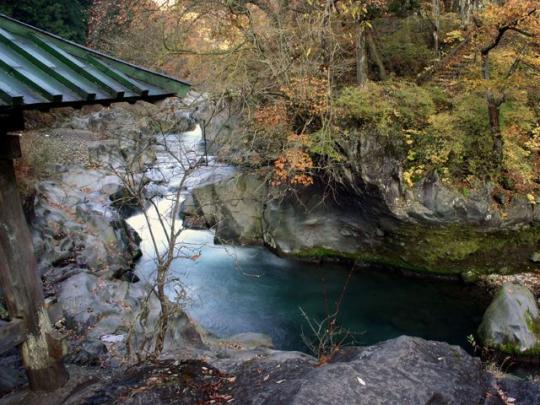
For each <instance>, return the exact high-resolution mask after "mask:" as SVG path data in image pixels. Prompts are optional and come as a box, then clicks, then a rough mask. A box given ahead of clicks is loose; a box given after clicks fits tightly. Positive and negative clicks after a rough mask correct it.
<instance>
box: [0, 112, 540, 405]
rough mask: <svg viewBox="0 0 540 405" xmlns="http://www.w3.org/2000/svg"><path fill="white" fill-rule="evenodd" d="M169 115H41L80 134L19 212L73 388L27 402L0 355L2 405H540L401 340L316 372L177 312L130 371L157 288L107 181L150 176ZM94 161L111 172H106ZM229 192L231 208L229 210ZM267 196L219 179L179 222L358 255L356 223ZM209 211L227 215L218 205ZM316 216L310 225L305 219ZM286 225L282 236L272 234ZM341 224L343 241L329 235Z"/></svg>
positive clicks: (241, 180)
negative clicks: (143, 269) (124, 164)
mask: <svg viewBox="0 0 540 405" xmlns="http://www.w3.org/2000/svg"><path fill="white" fill-rule="evenodd" d="M169 103H170V104H167V105H168V106H169V107H167V108H166V109H165V110H166V111H168V112H167V114H164V113H163V110H162V109H157V108H156V107H154V106H150V105H146V104H142V103H138V104H136V105H135V106H130V105H116V106H112V107H111V108H108V109H103V110H98V111H82V112H80V113H77V114H76V115H75V116H74V117H73V116H71V115H65V114H61V115H60V116H54V115H53V117H50V116H46V117H45V118H46V119H47V120H49V121H50V123H49V125H50V127H48V128H47V129H41V130H39V131H45V132H46V133H48V134H50V136H52V137H58V136H61V137H62V139H63V140H66V139H69V141H67V143H70V142H74V143H76V144H77V145H80V142H78V141H77V140H75V139H76V138H77V136H79V135H80V134H81V132H80V131H87V132H85V133H86V134H87V135H88V136H87V137H86V138H85V139H86V141H85V144H84V147H80V149H79V150H80V151H81V156H82V158H81V159H80V160H79V159H78V160H77V161H76V162H75V163H76V164H70V162H69V160H65V162H64V164H61V165H55V166H54V167H53V168H52V169H51V173H52V175H51V178H50V179H48V180H46V181H41V182H40V183H39V185H38V186H37V188H36V193H35V194H32V195H31V198H30V199H29V204H27V207H29V209H28V210H27V211H28V216H29V222H30V224H31V227H32V231H33V236H34V243H35V247H36V254H37V256H38V258H39V264H40V271H41V274H42V278H43V280H44V283H45V288H46V296H47V305H48V310H49V313H50V317H51V319H52V320H53V322H54V323H55V327H56V328H57V329H58V330H59V331H61V332H62V333H63V334H64V336H65V340H66V343H67V346H68V348H67V357H66V362H67V363H68V367H69V370H70V374H71V376H72V378H71V381H70V382H69V384H68V386H66V387H65V388H64V389H62V390H59V391H57V392H55V393H53V394H50V395H42V394H39V395H36V394H33V393H29V392H27V391H26V389H25V379H24V376H23V375H22V373H21V365H20V359H19V358H18V355H17V354H16V352H15V351H13V352H11V353H8V354H7V355H6V356H3V357H2V363H3V364H6V365H9V367H3V368H2V369H0V377H1V378H0V381H1V383H0V393H1V394H7V393H9V392H11V393H10V394H9V395H6V396H5V397H4V398H3V399H1V400H0V402H2V403H10V404H11V403H13V404H14V403H22V402H28V403H35V404H40V403H41V404H55V403H73V404H75V403H77V404H79V403H88V404H90V403H92V404H96V403H116V402H120V401H122V402H127V403H148V402H153V403H156V404H167V403H183V402H182V401H184V403H194V402H195V403H231V402H233V401H234V402H236V403H253V404H258V403H276V404H277V403H298V404H305V403H482V404H499V403H511V402H512V401H510V399H511V398H514V399H516V400H517V401H518V403H535V402H538V401H540V389H539V388H538V386H537V385H534V384H532V383H528V382H525V381H522V380H517V379H513V378H509V377H507V376H499V377H496V376H494V375H492V374H490V373H488V372H486V371H485V370H484V368H483V366H482V364H481V362H480V361H479V360H478V359H476V358H473V357H471V356H470V355H469V354H467V353H465V352H464V351H463V350H462V349H461V348H459V347H456V346H450V345H448V344H446V343H437V342H429V341H426V340H423V339H418V338H409V337H401V338H398V339H394V340H390V341H387V342H383V343H381V344H378V345H375V346H372V347H364V348H359V347H356V348H347V349H344V350H342V351H340V352H339V354H338V355H337V356H336V357H335V358H334V359H332V361H330V362H329V363H328V364H322V363H321V362H319V361H318V360H317V359H315V358H313V357H311V356H308V355H306V354H302V353H297V352H282V351H276V350H272V349H271V345H272V344H271V341H269V339H267V338H265V337H264V336H261V335H258V334H243V335H239V336H235V337H232V338H230V339H227V340H220V339H216V338H215V337H212V336H210V335H208V334H207V333H205V332H204V331H202V330H201V329H200V328H199V327H198V326H197V325H196V324H195V323H193V322H192V321H191V320H190V319H189V317H188V316H187V315H186V314H185V313H184V312H183V311H182V309H181V308H180V307H179V306H176V305H174V304H172V303H171V306H172V308H174V311H173V314H172V317H171V320H170V328H169V331H168V334H167V336H166V340H165V346H164V352H163V353H162V355H161V356H160V358H159V359H155V360H154V361H149V360H146V361H145V362H143V363H140V364H137V365H133V364H134V363H137V362H138V360H141V359H144V358H145V357H146V356H145V354H148V353H150V352H151V350H152V347H153V345H154V339H155V329H156V324H157V319H158V316H159V311H160V305H159V301H158V300H157V298H156V295H155V294H153V293H152V286H151V285H149V284H148V283H146V282H145V281H142V280H139V277H138V276H137V274H135V273H134V272H133V265H134V263H135V261H136V260H137V258H138V257H139V256H140V250H139V243H140V238H139V237H138V235H137V234H136V232H134V231H133V229H131V228H130V226H129V225H128V224H127V222H126V221H125V218H124V216H123V215H122V209H121V208H122V207H123V206H124V204H118V202H119V201H123V200H122V198H119V196H120V197H121V196H122V195H124V193H123V187H124V185H123V184H122V182H120V181H119V179H118V177H117V176H116V175H115V173H114V170H113V169H114V168H115V162H116V161H117V158H118V157H119V156H121V157H124V158H125V156H126V154H137V156H140V159H139V160H138V161H139V162H140V164H139V165H138V168H139V169H140V170H144V169H145V167H146V166H147V165H148V164H151V162H152V160H153V158H154V155H153V153H152V151H151V150H145V151H144V154H140V152H141V151H140V150H138V149H137V140H138V139H140V137H141V136H150V135H151V134H152V133H154V130H155V129H154V127H153V123H156V122H158V123H160V122H162V126H165V124H167V125H170V128H173V129H174V130H176V131H185V130H187V129H189V128H190V127H191V125H192V121H191V120H190V118H189V116H188V114H186V113H184V112H183V111H182V110H181V108H182V106H181V105H180V104H174V103H172V102H169ZM149 117H151V118H149ZM43 119H44V118H43V117H41V118H39V119H36V120H37V121H43ZM51 126H54V127H55V128H54V131H53V128H52V127H51ZM55 134H56V135H55ZM59 134H60V135H59ZM85 147H86V148H87V150H88V152H87V153H88V154H87V155H85V153H84V150H85ZM68 155H69V153H68ZM131 161H133V159H131ZM103 162H105V163H107V165H105V166H108V167H109V169H111V170H107V169H105V168H104V165H103V164H102V163H103ZM205 193H206V194H205ZM231 193H232V195H233V197H234V198H230V197H231ZM266 193H267V190H266V186H265V183H264V182H262V181H261V180H260V179H258V178H255V177H252V176H240V177H234V176H233V173H232V172H231V175H230V176H228V178H227V179H226V180H223V181H219V182H210V184H206V185H205V186H204V187H202V188H199V189H198V190H195V192H194V194H193V201H187V202H186V204H185V211H186V213H187V214H189V215H192V217H193V216H196V215H201V214H202V216H203V217H204V222H205V223H207V225H215V226H216V228H217V237H218V238H220V239H221V240H223V241H232V242H240V243H266V244H268V245H270V246H272V247H273V248H274V249H276V250H278V251H280V252H282V253H283V252H285V253H286V252H288V251H290V252H293V253H295V251H294V246H297V245H299V244H300V243H302V246H312V247H311V248H310V249H313V248H316V249H323V247H321V246H319V241H322V240H323V239H324V240H328V241H330V243H332V244H336V246H337V244H338V243H339V242H344V244H343V246H342V247H340V249H342V250H340V251H350V250H353V249H356V246H357V245H356V244H355V243H356V242H354V236H355V235H356V234H355V233H354V229H356V231H358V229H360V228H359V227H360V223H356V225H358V226H356V225H354V224H355V222H354V221H355V219H354V218H355V217H354V216H352V217H351V218H349V219H348V221H347V223H346V217H345V208H344V207H340V208H339V210H338V211H335V212H334V214H333V216H330V217H328V216H327V215H328V212H327V211H317V209H318V208H317V207H319V205H317V204H314V201H315V199H316V198H318V195H317V194H314V195H313V200H311V201H312V203H313V209H312V210H311V211H308V213H309V214H305V212H304V213H302V212H301V211H299V210H295V209H294V208H291V207H294V206H293V205H291V204H292V203H291V200H290V199H285V198H281V200H280V201H282V202H284V206H283V207H284V208H283V211H281V210H280V209H278V206H277V205H276V204H277V202H278V200H277V199H274V200H273V203H272V204H268V202H267V201H265V200H264V199H262V198H260V196H261V195H266ZM205 199H206V200H205ZM204 201H209V203H208V204H207V203H205V202H204ZM215 201H223V202H224V204H221V203H220V204H219V205H216V204H215ZM322 206H324V205H322ZM354 212H356V211H354ZM313 213H315V214H317V215H318V216H316V217H313V216H312V215H314V214H313ZM295 215H298V217H295ZM230 218H234V219H235V220H234V221H230V220H229V219H230ZM313 218H316V219H313ZM317 218H318V219H317ZM362 218H363V217H362ZM285 219H286V220H285ZM283 223H285V224H287V226H286V228H281V227H282V226H283V225H282V224H283ZM367 223H368V222H366V224H367ZM268 224H271V225H272V226H273V228H269V227H268ZM338 224H339V225H340V226H341V228H342V229H340V230H338V229H337V228H336V226H337V225H338ZM347 224H348V225H347ZM351 224H352V225H351ZM362 224H363V223H362ZM269 229H271V230H270V231H268V230H269ZM278 229H286V230H289V229H290V230H291V231H290V232H293V233H292V234H289V231H287V232H288V233H287V234H283V235H284V236H280V233H279V232H278ZM351 229H353V230H351ZM366 229H368V228H366ZM369 229H371V231H370V232H372V233H370V235H374V237H375V236H377V235H378V232H377V230H376V229H375V228H369ZM308 230H309V231H308ZM313 230H315V232H314V231H313ZM321 230H324V231H325V232H326V234H325V235H322V234H321ZM300 232H304V234H303V235H302V236H301V235H300ZM351 232H352V233H351ZM287 235H288V236H287ZM323 236H324V238H323ZM324 249H326V250H323V253H324V255H325V256H326V255H327V253H330V252H331V251H330V248H328V247H324ZM303 250H304V251H305V249H304V248H303ZM319 253H320V252H319ZM330 255H331V254H330ZM310 256H311V255H310ZM315 256H317V255H315ZM319 256H320V255H319ZM509 398H510V399H509Z"/></svg>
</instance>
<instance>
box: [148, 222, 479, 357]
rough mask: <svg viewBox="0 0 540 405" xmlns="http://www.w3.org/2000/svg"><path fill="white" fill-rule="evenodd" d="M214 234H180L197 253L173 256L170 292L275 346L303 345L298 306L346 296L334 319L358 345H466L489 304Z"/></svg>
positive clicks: (454, 289)
mask: <svg viewBox="0 0 540 405" xmlns="http://www.w3.org/2000/svg"><path fill="white" fill-rule="evenodd" d="M212 239H213V235H212V234H211V233H210V232H203V231H186V232H185V235H184V241H185V242H187V243H189V244H190V245H189V246H191V247H190V248H188V249H187V250H185V251H184V253H185V254H187V255H188V256H191V255H192V254H193V255H199V254H200V257H198V258H196V259H195V260H193V259H178V260H176V262H175V263H174V265H173V268H172V269H171V279H172V280H171V287H170V290H169V292H170V296H171V297H174V296H175V291H179V289H178V288H176V289H175V281H174V279H175V278H177V279H178V281H180V282H181V283H182V284H183V286H184V288H185V295H186V296H185V297H184V299H183V302H184V303H185V305H186V308H187V310H188V312H189V314H190V315H191V316H192V317H193V318H194V319H195V320H196V321H197V322H199V323H200V324H201V325H202V326H204V327H205V328H206V329H207V330H209V331H210V332H212V333H214V334H216V335H218V336H220V337H229V336H231V335H234V334H237V333H243V332H260V333H265V334H267V335H269V336H271V337H272V340H273V342H274V345H275V347H276V348H278V349H286V350H303V351H306V346H305V345H304V343H303V341H302V338H301V336H302V333H303V330H304V332H305V331H306V330H307V322H306V320H305V319H304V318H303V316H302V314H301V312H300V308H302V309H303V310H304V311H305V312H306V314H308V315H309V317H311V318H312V319H314V320H322V319H323V318H325V317H326V316H327V314H329V313H333V312H334V310H335V309H334V308H335V307H334V304H335V302H336V301H337V300H338V299H339V297H340V296H341V295H342V294H343V302H342V304H341V309H340V314H339V322H340V324H341V325H342V326H343V327H345V328H347V329H348V330H349V331H351V332H352V333H353V335H354V343H356V344H361V345H369V344H373V343H376V342H380V341H383V340H386V339H389V338H393V337H397V336H400V335H412V336H419V337H423V338H427V339H431V340H440V341H446V342H449V343H452V344H458V345H461V346H463V347H464V348H466V349H467V350H470V347H468V344H467V341H466V338H467V336H468V335H469V334H471V333H474V331H475V329H476V328H477V326H478V325H479V324H480V321H481V317H482V314H483V312H484V310H485V308H486V306H487V304H488V302H486V300H485V298H482V296H483V294H482V292H481V291H480V290H478V289H473V288H471V287H467V286H464V285H462V284H458V283H449V282H442V281H428V280H421V279H415V278H406V277H402V276H400V275H399V274H396V273H395V272H389V271H385V270H384V269H378V270H376V271H375V270H361V271H360V270H358V271H355V272H353V273H352V275H351V276H350V280H349V282H348V283H347V279H348V277H349V274H350V273H351V271H350V270H349V269H348V268H347V267H343V266H339V265H336V264H321V265H317V264H306V263H300V262H297V261H294V260H288V259H283V258H280V257H277V256H276V255H274V254H273V253H271V252H269V251H268V250H266V249H264V248H261V247H255V248H238V247H235V248H233V247H227V246H215V245H213V243H212ZM152 268H153V262H152V261H148V262H144V261H143V262H142V263H141V264H139V272H146V273H147V274H148V272H150V271H151V269H152ZM346 284H347V288H346V289H345V290H344V286H345V285H346ZM327 308H328V309H327Z"/></svg>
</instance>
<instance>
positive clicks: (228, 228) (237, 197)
mask: <svg viewBox="0 0 540 405" xmlns="http://www.w3.org/2000/svg"><path fill="white" fill-rule="evenodd" d="M266 192H267V191H266V184H265V183H264V182H263V181H261V180H260V179H258V178H257V177H254V176H237V177H234V178H232V179H228V180H225V181H223V182H219V183H213V184H210V185H208V186H206V187H202V188H196V189H195V190H193V200H194V205H195V207H197V209H198V210H200V212H201V213H202V215H203V216H204V218H205V220H206V223H207V225H208V226H209V227H211V228H215V229H216V239H217V241H218V242H221V243H231V242H235V243H240V244H254V243H260V242H261V235H262V232H263V225H262V216H263V204H264V198H265V196H266Z"/></svg>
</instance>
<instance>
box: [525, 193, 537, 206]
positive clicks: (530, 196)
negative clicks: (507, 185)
mask: <svg viewBox="0 0 540 405" xmlns="http://www.w3.org/2000/svg"><path fill="white" fill-rule="evenodd" d="M527 200H528V201H529V203H530V204H531V205H536V196H535V195H534V194H530V193H529V194H527Z"/></svg>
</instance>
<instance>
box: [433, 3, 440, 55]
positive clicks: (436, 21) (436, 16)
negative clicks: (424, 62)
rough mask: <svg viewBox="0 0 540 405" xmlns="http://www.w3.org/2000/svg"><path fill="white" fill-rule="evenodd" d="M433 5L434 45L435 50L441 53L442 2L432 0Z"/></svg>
mask: <svg viewBox="0 0 540 405" xmlns="http://www.w3.org/2000/svg"><path fill="white" fill-rule="evenodd" d="M432 7H433V26H434V29H433V45H434V48H435V52H437V53H439V42H440V39H439V36H440V34H439V33H440V31H441V3H440V1H439V0H432Z"/></svg>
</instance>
